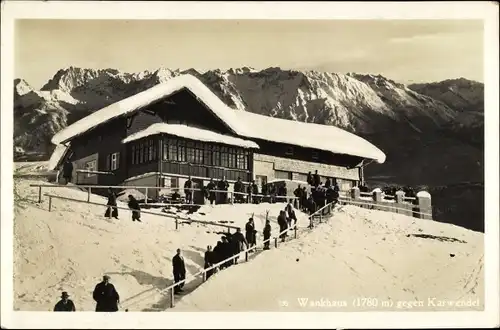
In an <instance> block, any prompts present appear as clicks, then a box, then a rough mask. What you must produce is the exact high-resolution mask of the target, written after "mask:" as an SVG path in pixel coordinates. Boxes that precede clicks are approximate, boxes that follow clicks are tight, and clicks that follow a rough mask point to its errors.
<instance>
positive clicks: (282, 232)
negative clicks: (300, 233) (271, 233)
mask: <svg viewBox="0 0 500 330" xmlns="http://www.w3.org/2000/svg"><path fill="white" fill-rule="evenodd" d="M278 225H279V226H280V238H281V241H282V242H284V241H285V239H286V236H287V234H286V229H287V228H288V227H287V221H286V212H285V211H283V210H282V211H280V215H278Z"/></svg>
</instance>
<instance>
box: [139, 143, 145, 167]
mask: <svg viewBox="0 0 500 330" xmlns="http://www.w3.org/2000/svg"><path fill="white" fill-rule="evenodd" d="M144 150H145V148H144V143H142V142H141V143H140V144H139V161H138V163H139V164H142V163H144Z"/></svg>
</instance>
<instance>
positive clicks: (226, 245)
mask: <svg viewBox="0 0 500 330" xmlns="http://www.w3.org/2000/svg"><path fill="white" fill-rule="evenodd" d="M229 238H231V236H229ZM229 238H228V237H226V236H222V244H221V254H220V261H223V260H226V259H227V258H229V257H231V256H232V255H233V252H232V251H233V247H232V245H231V241H230V240H229ZM220 261H219V262H220ZM232 264H233V261H232V260H229V261H226V262H225V263H223V264H222V265H221V269H223V268H227V267H229V266H231V265H232Z"/></svg>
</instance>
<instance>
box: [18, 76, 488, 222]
mask: <svg viewBox="0 0 500 330" xmlns="http://www.w3.org/2000/svg"><path fill="white" fill-rule="evenodd" d="M183 73H190V74H192V75H194V76H197V77H198V78H199V79H200V80H201V81H203V82H204V83H205V84H206V85H207V86H208V87H209V88H210V89H211V90H212V91H213V92H215V93H216V94H217V95H218V96H219V97H220V98H221V99H222V100H223V101H224V102H225V103H226V104H227V105H228V106H229V107H231V108H233V109H234V111H251V112H254V113H259V114H263V115H266V116H273V117H280V118H285V119H290V120H298V121H304V122H312V123H318V124H324V125H335V126H338V127H341V128H343V129H346V130H348V131H350V132H353V133H355V134H358V135H360V136H362V137H364V138H366V139H367V140H369V141H370V142H372V143H374V144H375V145H376V146H378V147H379V148H380V149H382V150H383V151H384V152H385V153H386V155H387V161H386V163H384V164H382V165H375V164H372V165H369V166H368V167H367V168H366V171H365V176H366V179H367V182H368V184H369V185H370V186H376V185H389V184H394V185H412V186H416V187H418V188H425V189H428V190H429V191H430V192H431V194H432V196H433V204H434V217H435V218H436V219H437V220H439V221H444V222H451V223H455V224H457V225H460V226H464V227H467V228H470V229H473V230H478V231H483V230H484V209H483V203H484V163H483V158H484V85H483V84H482V83H479V82H475V81H471V80H467V79H464V78H460V79H450V80H445V81H441V82H435V83H426V84H413V85H403V84H400V83H397V82H395V81H392V80H390V79H388V78H386V77H383V76H381V75H372V74H356V73H348V74H338V73H328V72H317V71H297V70H283V69H280V68H277V67H274V68H268V69H265V70H255V69H253V68H249V67H243V68H237V69H229V70H210V71H206V72H203V73H201V72H198V71H196V70H194V69H190V70H185V71H180V70H169V69H166V68H160V69H158V70H156V71H142V72H138V73H125V72H120V71H118V70H115V69H103V70H94V69H82V68H74V67H70V68H66V69H61V70H59V71H58V72H56V74H55V75H54V76H53V78H52V79H50V80H49V81H48V82H47V83H46V84H45V85H44V86H43V87H42V88H41V89H40V90H36V89H35V88H33V87H31V86H30V85H29V83H28V82H26V81H25V80H23V79H15V80H14V146H15V155H16V159H17V160H21V159H28V158H29V159H34V158H38V159H43V158H48V157H49V155H50V153H51V152H52V150H53V148H54V146H53V145H52V144H51V143H50V139H51V138H52V136H53V135H54V134H55V133H56V132H58V131H59V130H61V129H62V128H64V127H66V126H67V125H69V124H71V123H73V122H75V121H76V120H78V119H80V118H82V117H84V116H86V115H88V114H90V113H91V112H93V111H96V110H98V109H100V108H102V107H104V106H106V105H108V104H111V103H114V102H116V101H119V100H121V99H123V98H125V97H128V96H131V95H133V94H136V93H138V92H140V91H143V90H145V89H148V88H150V87H152V86H154V85H156V84H159V83H162V82H165V81H167V80H168V79H170V78H172V77H175V76H177V75H180V74H183ZM289 133H290V134H294V132H289ZM285 134H286V132H285Z"/></svg>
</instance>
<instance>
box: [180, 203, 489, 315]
mask: <svg viewBox="0 0 500 330" xmlns="http://www.w3.org/2000/svg"><path fill="white" fill-rule="evenodd" d="M413 235H434V236H435V237H438V238H436V239H433V238H423V237H415V236H413ZM426 237H427V236H426ZM453 239H456V240H460V241H465V242H466V243H462V242H459V241H454V240H453ZM483 254H484V242H483V234H481V233H477V232H473V231H469V230H466V229H463V228H461V227H457V226H452V225H449V224H442V223H437V222H434V221H429V220H421V219H415V218H411V217H408V216H403V215H399V214H394V213H388V212H383V211H373V210H366V209H362V208H358V207H356V206H342V207H339V208H337V209H336V211H335V213H334V216H333V218H330V220H329V221H328V223H324V224H320V225H319V226H317V227H316V228H315V230H313V231H310V232H307V233H303V234H301V236H300V238H299V239H298V240H293V241H290V242H288V243H287V244H285V245H281V246H280V248H279V249H277V250H270V251H266V252H265V253H262V254H261V255H260V256H259V257H258V258H256V259H255V260H253V261H252V262H251V263H248V264H242V265H240V266H238V267H235V268H234V269H231V270H230V271H228V272H221V273H219V274H217V275H216V276H214V277H212V278H210V279H209V280H208V281H207V283H205V284H204V285H203V286H201V287H199V288H198V289H197V290H196V291H194V292H193V293H192V294H190V295H188V296H186V297H185V298H184V299H183V300H182V301H181V302H179V303H177V306H176V308H175V309H174V310H172V311H228V310H230V311H287V312H294V311H304V310H308V311H316V312H319V311H330V312H331V311H340V312H342V311H344V312H345V311H361V310H380V311H384V310H408V309H410V307H409V306H411V303H415V302H421V303H422V306H416V307H414V308H418V310H421V311H422V310H447V309H448V310H456V309H457V307H447V306H434V305H433V304H432V303H429V301H428V299H431V300H432V299H433V298H436V299H437V300H445V301H456V300H460V301H464V300H467V299H471V300H472V301H476V302H477V304H478V306H474V307H461V308H462V310H467V309H468V310H471V309H472V310H481V309H483V308H484V269H483ZM452 255H453V256H452ZM356 298H370V299H372V301H378V306H376V307H369V306H365V307H362V306H354V305H353V300H354V299H356ZM321 299H323V300H321ZM285 301H286V302H287V303H286V304H287V306H284V303H283V302H285ZM321 301H323V304H322V303H321ZM382 301H392V302H393V304H394V305H393V306H392V307H391V308H389V307H382V305H381V304H382ZM432 301H433V302H435V300H432ZM301 302H302V304H304V302H305V305H306V307H303V306H302V305H301ZM328 302H330V306H329V305H328ZM311 303H313V306H310V304H311ZM318 304H319V305H318ZM333 305H336V306H333ZM318 306H319V307H318ZM405 306H406V307H405ZM458 309H460V308H458Z"/></svg>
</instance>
